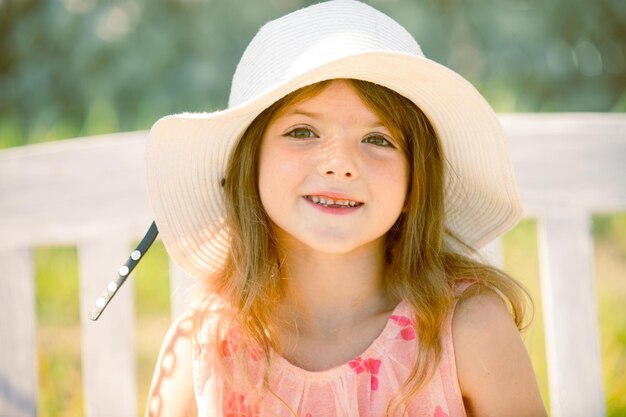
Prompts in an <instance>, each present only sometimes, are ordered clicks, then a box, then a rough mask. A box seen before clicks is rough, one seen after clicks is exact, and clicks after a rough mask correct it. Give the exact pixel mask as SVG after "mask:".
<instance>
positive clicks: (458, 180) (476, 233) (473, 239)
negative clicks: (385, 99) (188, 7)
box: [147, 0, 522, 278]
mask: <svg viewBox="0 0 626 417" xmlns="http://www.w3.org/2000/svg"><path fill="white" fill-rule="evenodd" d="M334 78H354V79H359V80H365V81H370V82H373V83H376V84H379V85H382V86H385V87H387V88H390V89H392V90H394V91H396V92H398V93H399V94H401V95H403V96H404V97H406V98H408V99H410V100H412V101H413V102H414V103H415V104H416V105H417V106H418V107H419V108H420V109H421V110H422V111H423V112H424V113H425V114H426V115H427V116H428V118H429V120H430V121H431V123H432V124H433V127H434V128H435V130H436V132H437V134H438V136H439V138H440V140H441V144H442V146H443V151H444V155H445V158H446V160H447V174H446V178H445V219H446V226H447V228H448V229H450V230H451V231H452V232H453V233H454V234H456V235H457V236H459V237H460V238H461V239H463V240H464V241H465V242H466V243H468V244H470V245H472V246H474V247H476V248H479V247H481V246H482V245H484V244H485V243H487V242H489V241H490V240H492V239H494V238H495V237H497V236H499V235H501V234H502V233H504V232H506V231H507V230H509V229H510V228H511V227H513V225H514V224H515V223H517V221H518V220H519V218H520V217H521V215H522V206H521V203H520V199H519V196H518V192H517V187H516V184H515V178H514V173H513V167H512V164H511V160H510V155H509V151H508V143H507V139H506V137H505V135H504V132H503V129H502V127H501V126H500V124H499V122H498V119H497V117H496V114H495V113H494V111H493V110H492V109H491V107H490V106H489V104H487V102H486V101H485V100H484V99H483V97H482V96H481V95H480V94H479V93H478V92H477V91H476V89H475V88H474V87H473V86H472V85H471V84H470V83H469V82H468V81H466V80H465V79H464V78H463V77H461V76H460V75H458V74H457V73H455V72H453V71H452V70H450V69H448V68H446V67H445V66H443V65H440V64H438V63H436V62H434V61H432V60H429V59H428V58H425V57H424V55H423V54H422V51H421V50H420V47H419V45H418V44H417V43H416V41H415V40H414V39H413V37H412V36H411V35H410V34H409V33H408V32H407V31H406V30H405V29H404V28H403V27H402V26H400V25H399V24H398V23H397V22H395V21H394V20H392V19H391V18H390V17H388V16H386V15H385V14H383V13H381V12H379V11H378V10H376V9H374V8H372V7H370V6H368V5H365V4H363V3H360V2H358V1H354V0H336V1H330V2H326V3H321V4H317V5H314V6H310V7H307V8H304V9H301V10H298V11H296V12H294V13H291V14H288V15H285V16H283V17H281V18H279V19H276V20H274V21H271V22H269V23H267V24H266V25H264V26H263V27H262V28H261V29H260V30H259V32H258V33H257V35H256V36H255V37H254V38H253V39H252V41H251V42H250V44H249V45H248V47H247V49H246V50H245V52H244V54H243V56H242V58H241V61H240V62H239V65H238V66H237V70H236V72H235V74H234V77H233V81H232V86H231V93H230V99H229V103H228V108H227V109H226V110H223V111H217V112H213V113H183V114H177V115H171V116H167V117H164V118H162V119H160V120H159V121H157V122H156V123H155V125H154V126H153V127H152V130H151V131H150V136H149V140H148V145H147V185H148V196H149V199H150V201H151V204H152V208H153V211H154V216H155V221H156V224H157V226H158V228H159V232H160V233H161V237H162V239H163V242H164V243H165V246H166V248H167V250H168V252H169V254H170V256H171V257H172V258H173V259H174V261H175V262H176V263H177V264H178V265H179V266H180V267H181V268H182V269H183V270H184V271H185V272H187V273H188V274H190V275H191V276H195V277H199V278H200V277H204V276H206V275H207V274H210V273H212V272H214V271H216V270H217V269H219V268H220V266H222V265H223V263H224V260H225V257H226V255H227V252H228V245H229V235H228V231H227V230H226V229H225V228H224V216H225V206H224V194H223V188H222V182H223V181H224V178H225V172H226V167H227V164H228V159H229V156H230V154H231V152H232V150H233V149H234V146H235V145H236V143H237V141H238V140H239V139H240V138H241V136H242V134H243V133H244V131H245V130H246V128H247V127H248V126H249V124H250V123H251V122H252V120H254V118H255V117H256V116H258V115H259V114H260V113H261V112H262V111H263V110H264V109H266V108H267V107H269V106H270V105H271V104H272V103H274V102H276V101H277V100H279V99H280V98H282V97H284V96H285V95H287V94H288V93H290V92H292V91H295V90H297V89H299V88H301V87H304V86H306V85H309V84H313V83H316V82H319V81H323V80H328V79H334Z"/></svg>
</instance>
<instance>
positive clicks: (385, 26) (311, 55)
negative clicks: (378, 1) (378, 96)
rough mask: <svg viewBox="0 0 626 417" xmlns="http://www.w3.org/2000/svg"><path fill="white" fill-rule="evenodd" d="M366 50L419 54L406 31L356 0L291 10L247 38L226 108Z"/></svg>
mask: <svg viewBox="0 0 626 417" xmlns="http://www.w3.org/2000/svg"><path fill="white" fill-rule="evenodd" d="M338 26H340V27H342V31H341V32H338V31H337V27H338ZM368 52H400V53H407V54H412V55H418V56H423V54H422V51H421V49H420V47H419V45H418V44H417V42H416V41H415V39H414V38H413V37H412V36H411V34H410V33H409V32H408V31H407V30H406V29H404V28H403V27H402V26H401V25H400V24H398V23H397V22H396V21H394V20H393V19H391V18H390V17H389V16H387V15H385V14H383V13H381V12H379V11H378V10H376V9H374V8H372V7H370V6H368V5H366V4H363V3H360V2H359V1H356V0H334V1H329V2H326V3H320V4H316V5H313V6H310V7H306V8H304V9H300V10H297V11H295V12H293V13H290V14H288V15H285V16H283V17H281V18H279V19H276V20H273V21H271V22H269V23H267V24H265V25H264V26H263V27H262V28H261V29H260V30H259V32H258V33H257V34H256V36H255V37H254V38H253V39H252V41H251V42H250V44H249V45H248V47H247V48H246V50H245V52H244V54H243V56H242V57H241V60H240V61H239V64H238V65H237V69H236V71H235V74H234V76H233V81H232V85H231V91H230V98H229V102H228V106H229V107H230V108H232V107H236V106H238V105H241V104H242V103H245V102H247V101H249V100H251V99H253V98H254V97H257V96H260V95H263V94H264V93H266V92H268V91H271V90H273V89H276V88H278V87H279V86H282V85H284V84H285V83H287V82H289V80H291V79H293V78H295V77H297V76H299V75H301V74H305V73H307V72H308V71H310V70H311V69H313V68H315V67H319V66H321V65H323V64H325V63H327V62H331V61H336V60H338V59H341V58H343V57H348V56H352V55H356V54H367V53H368Z"/></svg>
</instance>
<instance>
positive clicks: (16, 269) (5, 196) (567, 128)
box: [0, 114, 626, 417]
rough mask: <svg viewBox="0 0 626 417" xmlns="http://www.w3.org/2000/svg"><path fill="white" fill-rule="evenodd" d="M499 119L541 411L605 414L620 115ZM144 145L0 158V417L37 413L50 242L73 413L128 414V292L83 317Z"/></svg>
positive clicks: (126, 234)
mask: <svg viewBox="0 0 626 417" xmlns="http://www.w3.org/2000/svg"><path fill="white" fill-rule="evenodd" d="M500 117H501V121H502V123H503V125H504V127H505V129H506V130H507V132H508V134H509V137H510V141H511V148H512V156H513V162H514V164H515V170H516V173H517V179H518V183H519V188H520V193H521V196H522V199H523V201H524V204H525V207H526V210H527V215H528V216H531V217H535V218H537V220H538V224H539V230H540V233H539V236H540V240H539V251H540V254H539V255H540V262H541V288H542V300H543V308H544V321H545V332H546V351H547V360H548V372H549V386H550V403H551V406H552V409H551V414H552V416H554V417H575V416H584V417H589V416H604V415H606V405H605V398H604V388H603V386H604V384H603V381H602V372H601V355H600V348H599V335H598V315H597V306H596V297H595V289H594V277H593V275H592V274H593V273H592V270H593V268H592V262H593V251H592V241H591V233H590V229H591V228H590V221H591V214H592V213H610V212H616V211H623V210H626V115H623V114H510V115H501V116H500ZM145 140H146V132H133V133H124V134H114V135H105V136H101V137H91V138H80V139H73V140H65V141H60V142H54V143H50V144H42V145H34V146H27V147H22V148H15V149H7V150H3V151H0V274H1V275H0V285H1V289H2V290H1V291H0V416H11V417H19V416H35V415H37V414H38V412H37V411H38V410H37V407H36V404H37V363H36V340H35V331H36V325H37V324H36V314H35V302H34V299H35V297H34V272H33V269H34V267H33V260H32V254H31V252H32V248H33V247H34V246H36V245H57V244H72V245H76V246H77V248H78V258H79V275H80V306H81V307H80V316H81V323H82V324H81V326H82V363H83V384H84V391H85V407H86V415H87V416H88V417H96V416H107V417H110V416H121V417H125V416H135V415H136V414H137V411H136V410H137V406H138V405H137V398H136V397H137V394H136V393H137V387H136V386H135V385H136V383H135V372H136V370H135V362H134V361H135V360H134V347H133V342H132V340H133V337H132V334H133V329H132V323H133V320H129V317H132V315H133V312H134V307H133V301H132V300H133V297H132V286H127V287H126V288H124V289H123V290H122V291H121V293H120V294H119V295H118V296H117V297H116V299H115V300H114V302H113V303H112V304H111V305H110V306H109V307H108V309H107V311H106V313H105V314H104V315H103V317H102V318H101V319H100V320H99V321H98V322H92V321H90V320H89V319H88V318H87V313H88V311H89V309H91V307H92V306H93V303H94V300H95V299H96V298H97V297H98V295H99V294H100V291H101V290H102V289H103V288H104V287H105V285H106V283H107V282H109V281H110V280H111V278H112V271H116V270H117V268H118V267H119V265H120V264H121V262H123V261H124V260H125V259H126V257H127V256H128V245H129V242H130V241H131V240H136V239H138V238H140V237H141V235H142V234H143V232H144V231H145V229H146V228H147V226H148V225H149V224H150V222H151V220H152V218H151V214H150V209H149V206H148V203H147V199H146V193H145V185H144V162H143V153H144V148H145ZM491 250H492V251H494V250H495V251H498V245H497V243H496V244H495V245H492V247H491ZM170 279H171V281H172V282H171V288H179V289H182V288H186V287H187V286H188V285H189V282H190V280H189V278H187V277H186V276H185V275H184V274H183V273H182V272H181V271H179V270H178V269H176V267H172V270H171V271H170ZM182 293H184V291H174V294H175V295H174V296H173V300H172V306H173V307H172V309H173V314H176V312H178V311H180V309H181V305H182V301H181V294H182Z"/></svg>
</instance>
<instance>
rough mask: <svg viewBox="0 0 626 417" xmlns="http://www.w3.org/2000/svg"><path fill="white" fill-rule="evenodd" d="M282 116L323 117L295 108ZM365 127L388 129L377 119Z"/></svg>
mask: <svg viewBox="0 0 626 417" xmlns="http://www.w3.org/2000/svg"><path fill="white" fill-rule="evenodd" d="M283 115H284V116H293V115H297V116H306V117H310V118H311V119H320V118H322V117H323V113H315V112H310V111H305V110H302V109H298V108H295V109H293V110H291V111H287V112H285V113H283ZM367 127H368V128H370V129H373V128H377V127H382V128H385V129H388V128H387V126H385V125H384V124H383V122H381V121H380V120H378V119H374V120H373V121H372V123H368V125H367Z"/></svg>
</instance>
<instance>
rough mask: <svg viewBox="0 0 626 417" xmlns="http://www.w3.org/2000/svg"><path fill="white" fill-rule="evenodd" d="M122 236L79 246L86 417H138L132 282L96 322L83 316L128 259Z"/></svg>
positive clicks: (127, 249)
mask: <svg viewBox="0 0 626 417" xmlns="http://www.w3.org/2000/svg"><path fill="white" fill-rule="evenodd" d="M129 241H130V239H126V236H119V235H110V236H105V237H102V238H100V239H98V240H90V241H84V242H80V243H79V246H78V263H79V265H78V266H79V274H80V311H81V314H80V316H81V328H82V340H83V349H82V358H83V362H82V364H83V386H84V389H85V409H86V417H109V416H135V415H137V381H136V369H135V351H134V344H133V342H134V337H133V336H134V335H133V329H134V321H135V319H134V317H135V315H134V303H133V301H134V290H133V284H132V277H130V278H129V279H128V281H127V282H126V283H125V284H124V287H125V288H123V289H122V290H120V292H119V293H118V294H117V295H116V296H115V299H114V300H113V302H111V304H109V306H108V307H107V310H106V311H105V313H104V314H102V316H100V318H99V319H98V321H95V322H94V321H91V320H90V319H89V318H88V317H87V314H88V313H89V311H90V310H91V309H92V308H93V306H94V302H95V300H96V298H98V297H99V296H100V294H101V292H102V290H103V289H104V288H105V287H106V286H107V284H108V282H110V281H111V279H113V278H114V276H115V273H116V271H117V270H118V269H119V267H120V266H121V265H123V262H124V261H125V260H126V258H127V257H128V253H129V245H127V244H126V243H125V242H129Z"/></svg>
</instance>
